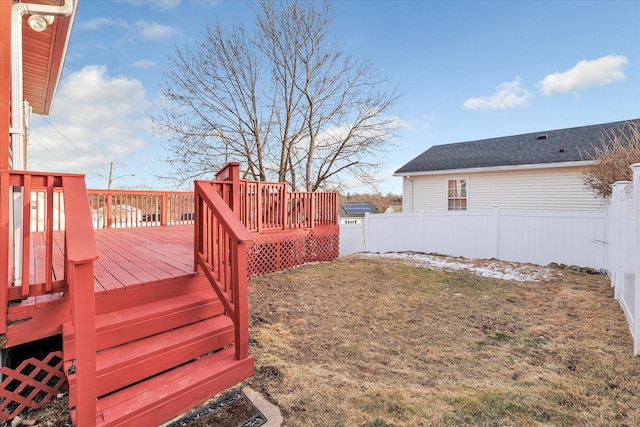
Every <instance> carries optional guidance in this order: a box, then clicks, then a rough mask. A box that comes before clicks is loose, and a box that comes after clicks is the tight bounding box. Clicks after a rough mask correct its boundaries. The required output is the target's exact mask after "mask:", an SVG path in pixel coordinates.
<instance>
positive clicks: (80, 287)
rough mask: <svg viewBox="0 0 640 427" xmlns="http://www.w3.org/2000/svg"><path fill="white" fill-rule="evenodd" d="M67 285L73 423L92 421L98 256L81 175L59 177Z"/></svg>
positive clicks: (80, 424)
mask: <svg viewBox="0 0 640 427" xmlns="http://www.w3.org/2000/svg"><path fill="white" fill-rule="evenodd" d="M62 184H63V191H64V196H65V197H64V201H65V205H64V208H65V217H66V232H65V247H66V251H65V252H66V253H65V258H66V260H65V261H66V262H65V264H66V265H67V272H68V277H67V285H68V287H69V292H70V294H71V312H72V313H71V314H72V320H73V328H74V334H75V340H76V342H77V343H78V345H77V346H76V361H75V363H76V385H77V389H78V391H79V392H78V398H77V402H70V403H71V404H72V405H73V404H74V403H75V404H76V408H77V412H76V415H77V419H76V421H77V425H79V426H92V425H95V423H96V398H97V389H96V307H95V294H94V289H93V284H94V278H93V262H94V261H95V260H96V259H97V258H98V250H97V247H96V240H95V234H94V231H93V222H92V221H91V214H90V209H89V200H88V198H87V189H86V186H85V184H84V177H67V176H65V177H63V178H62Z"/></svg>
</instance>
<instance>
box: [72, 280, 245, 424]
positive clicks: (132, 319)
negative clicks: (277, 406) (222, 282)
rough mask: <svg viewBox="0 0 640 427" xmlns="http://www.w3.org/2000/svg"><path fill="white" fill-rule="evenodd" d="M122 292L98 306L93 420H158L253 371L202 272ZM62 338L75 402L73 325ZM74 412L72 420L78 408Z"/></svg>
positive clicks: (141, 422) (231, 325)
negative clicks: (155, 286)
mask: <svg viewBox="0 0 640 427" xmlns="http://www.w3.org/2000/svg"><path fill="white" fill-rule="evenodd" d="M126 294H127V292H126V291H125V292H123V293H122V296H121V297H120V298H119V299H118V300H117V301H116V300H112V301H108V302H105V303H104V304H102V305H101V306H98V305H97V315H96V343H97V355H96V371H97V373H96V390H97V396H98V401H97V403H96V405H97V415H96V424H95V425H96V426H125V425H126V426H154V425H159V424H161V423H163V422H165V421H168V420H170V419H172V418H173V417H175V416H177V415H179V414H181V413H182V412H184V411H186V410H188V409H190V408H192V407H194V406H196V405H197V404H199V403H201V402H203V401H205V400H207V399H208V398H210V397H212V396H214V395H215V394H217V393H219V392H221V391H223V390H225V389H227V388H229V387H231V386H233V385H235V384H237V383H238V382H240V381H243V380H244V379H246V378H248V377H250V376H251V375H252V373H253V358H252V357H249V358H247V359H244V360H238V359H236V358H235V351H234V344H233V342H234V325H233V323H232V321H231V319H230V318H229V317H227V316H226V315H225V313H224V307H223V305H222V303H221V302H220V301H219V299H218V297H217V296H216V293H215V292H214V290H213V289H212V288H211V286H210V285H209V283H208V282H207V280H206V278H204V277H203V276H196V277H188V278H183V279H178V280H176V283H175V284H174V285H172V286H170V287H165V288H163V289H162V290H156V292H146V293H145V292H138V293H136V294H135V297H132V298H128V297H127V295H126ZM63 339H64V346H63V353H64V369H65V372H66V373H67V378H68V381H69V402H76V401H77V394H76V393H77V388H76V381H75V363H74V358H75V352H76V342H75V338H74V331H73V326H72V325H71V324H70V323H68V324H65V325H63ZM71 414H72V418H73V419H74V425H76V424H77V423H76V422H75V408H72V412H71ZM80 427H84V426H80Z"/></svg>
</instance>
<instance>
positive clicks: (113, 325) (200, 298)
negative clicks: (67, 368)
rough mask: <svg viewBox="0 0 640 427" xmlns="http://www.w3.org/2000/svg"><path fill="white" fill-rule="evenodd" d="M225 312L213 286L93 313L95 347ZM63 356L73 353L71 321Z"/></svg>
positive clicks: (121, 341) (111, 345) (146, 334)
mask: <svg viewBox="0 0 640 427" xmlns="http://www.w3.org/2000/svg"><path fill="white" fill-rule="evenodd" d="M223 312H224V306H223V305H222V303H221V302H220V300H219V299H218V297H217V296H216V295H215V293H214V292H213V290H211V291H209V292H206V291H201V292H193V293H190V294H185V295H178V296H175V297H171V298H165V299H162V300H159V301H155V302H152V303H147V304H143V305H140V306H136V307H130V308H126V309H123V310H118V311H114V312H110V313H105V314H102V315H99V316H96V347H97V350H98V351H100V350H104V349H107V348H110V347H114V346H116V345H119V344H122V343H124V342H127V341H133V340H137V339H140V338H144V337H148V336H151V335H155V334H158V333H160V332H163V331H166V330H169V329H173V328H177V327H179V326H183V325H187V324H190V323H195V322H198V321H201V320H204V319H207V318H209V317H214V316H218V315H220V314H222V313H223ZM63 335H64V349H65V351H64V355H65V360H71V359H72V358H74V357H75V340H74V331H73V326H72V325H71V323H67V324H65V325H64V326H63Z"/></svg>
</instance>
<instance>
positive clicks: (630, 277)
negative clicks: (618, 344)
mask: <svg viewBox="0 0 640 427" xmlns="http://www.w3.org/2000/svg"><path fill="white" fill-rule="evenodd" d="M631 167H632V169H633V182H618V183H616V184H614V185H613V194H612V196H611V201H610V203H609V207H608V208H609V218H610V219H611V220H610V221H609V228H608V231H609V236H610V238H609V241H610V245H609V253H608V261H609V268H608V271H609V275H610V277H611V286H613V287H614V288H615V290H614V296H615V298H616V299H617V300H618V301H619V302H620V306H621V307H622V310H623V311H624V314H625V316H626V317H627V321H628V322H629V327H630V329H631V334H632V335H633V352H634V354H640V226H639V225H638V219H640V164H635V165H633V166H631Z"/></svg>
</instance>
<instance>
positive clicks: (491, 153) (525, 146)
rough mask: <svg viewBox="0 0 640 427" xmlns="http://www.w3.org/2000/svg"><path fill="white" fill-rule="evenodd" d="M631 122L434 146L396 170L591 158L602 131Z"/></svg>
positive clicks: (486, 165) (438, 168) (554, 161)
mask: <svg viewBox="0 0 640 427" xmlns="http://www.w3.org/2000/svg"><path fill="white" fill-rule="evenodd" d="M631 121H633V122H639V121H640V119H635V120H625V121H620V122H613V123H604V124H599V125H590V126H581V127H575V128H569V129H558V130H549V131H542V132H534V133H526V134H523V135H513V136H504V137H500V138H490V139H482V140H478V141H468V142H458V143H454V144H444V145H434V146H433V147H431V148H429V149H428V150H427V151H425V152H424V153H422V154H420V155H419V156H418V157H416V158H415V159H413V160H411V161H410V162H409V163H407V164H406V165H404V166H402V167H401V168H400V169H398V170H397V171H396V172H395V173H396V174H400V175H402V174H407V173H411V172H430V171H445V170H453V169H470V168H486V167H498V166H517V165H532V164H542V163H564V162H575V161H583V160H588V159H589V155H590V154H593V152H594V150H593V147H594V145H596V146H597V145H600V144H601V136H602V134H603V131H607V132H610V131H611V130H617V129H622V128H623V126H624V124H625V123H627V122H631ZM545 135H546V138H545V137H544V136H545Z"/></svg>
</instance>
